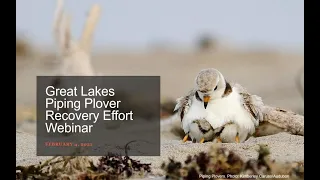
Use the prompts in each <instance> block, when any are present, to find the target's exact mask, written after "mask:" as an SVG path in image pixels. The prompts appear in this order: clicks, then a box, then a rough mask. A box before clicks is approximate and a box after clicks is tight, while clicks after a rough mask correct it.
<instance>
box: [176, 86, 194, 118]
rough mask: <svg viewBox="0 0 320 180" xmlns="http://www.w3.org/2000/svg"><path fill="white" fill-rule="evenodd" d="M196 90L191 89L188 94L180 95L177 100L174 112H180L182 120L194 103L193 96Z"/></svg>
mask: <svg viewBox="0 0 320 180" xmlns="http://www.w3.org/2000/svg"><path fill="white" fill-rule="evenodd" d="M194 93H195V91H194V90H191V91H189V93H188V94H187V95H186V96H183V97H180V98H178V99H177V100H176V102H177V104H176V106H175V108H174V110H173V112H174V113H178V115H179V117H180V121H182V120H183V117H184V115H185V114H186V113H187V112H188V110H189V107H190V106H191V104H192V97H193V95H194Z"/></svg>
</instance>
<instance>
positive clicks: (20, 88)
mask: <svg viewBox="0 0 320 180" xmlns="http://www.w3.org/2000/svg"><path fill="white" fill-rule="evenodd" d="M54 61H55V56H54V55H52V54H42V53H39V55H34V56H32V57H19V58H18V59H17V68H18V69H17V82H16V85H17V104H25V105H28V106H29V105H34V104H35V97H36V93H35V87H36V76H37V75H54V68H55V64H54ZM92 63H93V65H94V68H95V69H96V71H97V72H98V73H100V74H101V75H108V76H110V75H111V76H112V75H115V76H116V75H121V76H122V75H153V76H161V97H162V98H163V99H172V100H175V99H176V98H178V97H179V96H182V95H184V94H185V93H187V92H188V91H189V89H190V88H192V87H193V83H194V78H195V76H196V74H197V72H199V71H200V70H201V69H203V68H212V67H213V68H217V69H218V70H220V71H221V72H222V73H223V74H224V75H225V77H226V78H227V79H229V80H230V81H235V82H238V83H240V84H242V85H243V86H244V87H246V88H247V89H248V90H249V91H250V92H251V93H253V94H257V95H259V96H261V97H262V98H263V100H264V102H265V103H266V104H270V105H272V106H279V107H282V108H287V109H290V110H293V111H295V112H298V113H302V114H303V112H304V103H303V97H302V96H301V94H300V93H299V91H298V87H297V84H296V79H297V77H299V76H300V77H302V78H301V83H300V84H301V85H302V86H303V74H301V69H302V68H303V65H304V56H303V54H298V53H296V54H295V53H286V52H278V51H277V50H273V51H272V50H261V51H258V52H257V51H246V52H245V51H240V50H236V49H233V50H230V49H223V48H222V49H217V50H215V49H214V48H213V49H212V51H209V52H207V51H193V52H192V51H191V52H170V51H164V50H157V51H153V52H145V53H130V52H128V53H126V52H123V53H112V52H110V53H103V52H100V53H96V54H94V55H93V59H92Z"/></svg>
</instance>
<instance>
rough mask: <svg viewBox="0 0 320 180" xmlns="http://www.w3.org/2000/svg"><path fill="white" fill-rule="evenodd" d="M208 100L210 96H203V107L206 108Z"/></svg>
mask: <svg viewBox="0 0 320 180" xmlns="http://www.w3.org/2000/svg"><path fill="white" fill-rule="evenodd" d="M209 100H210V96H203V105H204V108H205V109H207V106H208V102H209Z"/></svg>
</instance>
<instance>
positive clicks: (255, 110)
mask: <svg viewBox="0 0 320 180" xmlns="http://www.w3.org/2000/svg"><path fill="white" fill-rule="evenodd" d="M232 86H233V87H235V88H237V90H238V92H239V94H240V95H241V96H242V98H243V107H244V108H245V109H246V110H247V111H248V112H249V113H250V114H251V116H252V119H253V120H254V123H255V125H256V126H258V125H259V122H262V121H263V114H262V108H263V106H264V104H263V101H262V99H261V97H259V96H256V95H252V94H250V93H249V92H248V91H247V90H246V89H245V88H244V87H242V86H241V85H240V84H236V83H234V84H232Z"/></svg>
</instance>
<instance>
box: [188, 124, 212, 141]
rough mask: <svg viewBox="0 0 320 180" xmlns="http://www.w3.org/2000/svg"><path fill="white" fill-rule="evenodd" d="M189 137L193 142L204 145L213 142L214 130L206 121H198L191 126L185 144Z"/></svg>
mask: <svg viewBox="0 0 320 180" xmlns="http://www.w3.org/2000/svg"><path fill="white" fill-rule="evenodd" d="M188 136H190V138H191V139H192V142H199V143H203V142H205V141H212V140H213V137H214V130H213V129H212V127H211V125H210V123H209V122H208V121H206V120H205V119H197V120H194V121H193V122H192V123H191V124H190V129H189V132H188V134H187V135H186V136H185V138H186V139H183V141H184V142H185V141H187V138H188Z"/></svg>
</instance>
